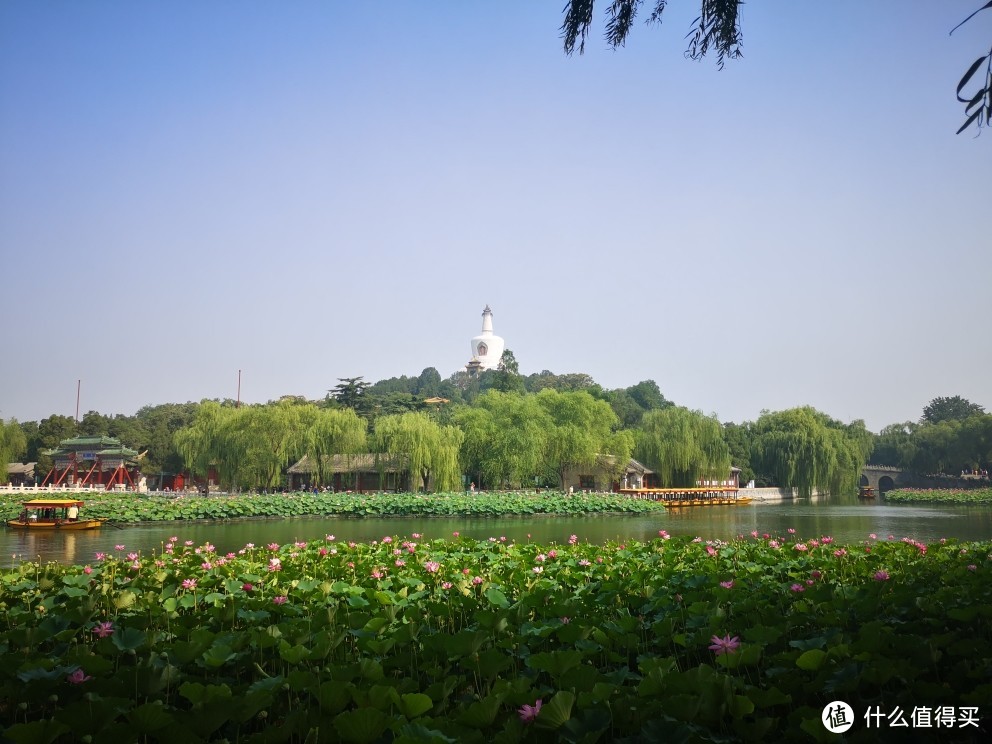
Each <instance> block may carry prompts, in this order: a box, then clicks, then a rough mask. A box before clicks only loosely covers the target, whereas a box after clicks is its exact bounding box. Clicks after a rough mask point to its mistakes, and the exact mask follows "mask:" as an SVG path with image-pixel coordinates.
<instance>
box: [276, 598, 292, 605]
mask: <svg viewBox="0 0 992 744" xmlns="http://www.w3.org/2000/svg"><path fill="white" fill-rule="evenodd" d="M287 599H289V597H283V596H279V597H273V598H272V602H273V603H274V604H277V605H281V604H286V600H287Z"/></svg>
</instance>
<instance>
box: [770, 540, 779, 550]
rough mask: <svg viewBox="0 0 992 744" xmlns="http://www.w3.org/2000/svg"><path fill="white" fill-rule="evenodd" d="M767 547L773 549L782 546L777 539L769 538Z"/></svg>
mask: <svg viewBox="0 0 992 744" xmlns="http://www.w3.org/2000/svg"><path fill="white" fill-rule="evenodd" d="M768 547H769V548H773V549H774V548H780V547H782V544H781V543H780V542H779V541H778V540H769V541H768Z"/></svg>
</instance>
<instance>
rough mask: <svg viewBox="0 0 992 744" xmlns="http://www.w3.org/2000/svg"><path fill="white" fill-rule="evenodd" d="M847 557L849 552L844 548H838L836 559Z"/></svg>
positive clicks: (835, 552)
mask: <svg viewBox="0 0 992 744" xmlns="http://www.w3.org/2000/svg"><path fill="white" fill-rule="evenodd" d="M845 555H847V551H846V550H844V548H837V550H835V551H834V557H836V558H843V557H844V556H845Z"/></svg>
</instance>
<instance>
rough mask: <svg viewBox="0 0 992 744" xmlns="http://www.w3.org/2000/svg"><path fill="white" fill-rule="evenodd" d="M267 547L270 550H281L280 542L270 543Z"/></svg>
mask: <svg viewBox="0 0 992 744" xmlns="http://www.w3.org/2000/svg"><path fill="white" fill-rule="evenodd" d="M266 547H267V548H268V549H269V550H279V543H269V544H268V545H267V546H266Z"/></svg>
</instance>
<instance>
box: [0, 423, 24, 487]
mask: <svg viewBox="0 0 992 744" xmlns="http://www.w3.org/2000/svg"><path fill="white" fill-rule="evenodd" d="M27 446H28V441H27V437H25V436H24V431H23V430H22V429H21V426H20V424H18V423H17V421H16V420H14V419H11V420H10V421H6V422H5V421H4V420H3V419H0V483H6V482H7V463H9V462H12V461H13V460H14V459H15V458H18V457H20V456H21V455H22V454H23V453H24V450H26V449H27Z"/></svg>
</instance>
